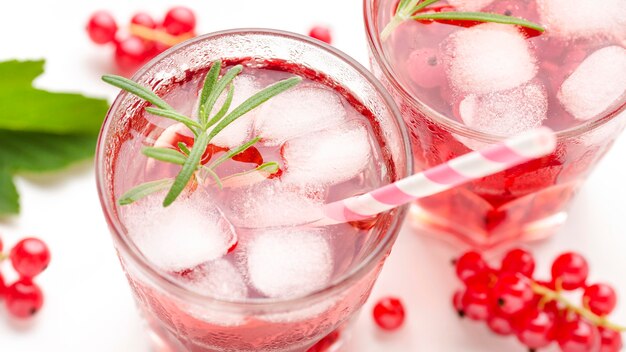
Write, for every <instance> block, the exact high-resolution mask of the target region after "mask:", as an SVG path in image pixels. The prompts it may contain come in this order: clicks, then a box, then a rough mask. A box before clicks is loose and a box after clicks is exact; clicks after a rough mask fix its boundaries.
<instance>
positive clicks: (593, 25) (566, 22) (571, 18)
mask: <svg viewBox="0 0 626 352" xmlns="http://www.w3.org/2000/svg"><path fill="white" fill-rule="evenodd" d="M537 5H538V11H539V15H540V16H541V23H543V24H545V26H546V27H547V30H548V31H549V32H550V35H551V36H558V37H561V38H564V39H576V38H596V37H604V38H606V37H609V38H611V37H613V38H617V39H620V38H621V39H623V38H625V37H626V1H624V0H604V1H602V2H598V1H597V0H537Z"/></svg>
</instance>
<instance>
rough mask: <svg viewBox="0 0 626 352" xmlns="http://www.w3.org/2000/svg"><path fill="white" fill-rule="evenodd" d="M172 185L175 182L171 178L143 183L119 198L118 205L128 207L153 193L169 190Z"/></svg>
mask: <svg viewBox="0 0 626 352" xmlns="http://www.w3.org/2000/svg"><path fill="white" fill-rule="evenodd" d="M172 183H174V180H172V179H171V178H165V179H162V180H158V181H151V182H146V183H142V184H140V185H139V186H136V187H133V188H132V189H131V190H129V191H128V192H126V193H124V194H123V195H122V196H121V197H120V198H118V200H117V203H118V204H119V205H128V204H131V203H134V202H136V201H138V200H139V199H141V198H143V197H145V196H148V195H150V194H152V193H155V192H159V191H163V190H166V189H168V188H169V187H170V186H171V185H172Z"/></svg>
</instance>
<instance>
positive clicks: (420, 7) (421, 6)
mask: <svg viewBox="0 0 626 352" xmlns="http://www.w3.org/2000/svg"><path fill="white" fill-rule="evenodd" d="M438 1H439V0H401V1H400V3H399V4H398V7H397V8H396V13H395V15H394V16H393V18H392V19H391V21H389V23H388V24H387V26H385V28H384V29H383V31H382V32H381V34H380V37H381V39H382V40H383V41H385V40H387V38H389V36H390V35H391V33H392V32H393V31H394V30H395V29H396V28H397V27H398V26H399V25H400V24H402V23H404V22H405V21H424V20H432V21H438V22H443V23H450V24H471V23H481V22H493V23H502V24H511V25H515V26H520V27H522V28H527V29H529V30H532V31H534V32H537V33H543V32H544V31H545V29H544V28H543V27H542V26H541V25H539V24H536V23H534V22H530V21H527V20H525V19H523V18H518V17H512V16H506V15H500V14H496V13H488V12H456V11H452V12H427V11H428V10H430V9H429V8H428V6H429V5H432V4H434V3H436V2H438Z"/></svg>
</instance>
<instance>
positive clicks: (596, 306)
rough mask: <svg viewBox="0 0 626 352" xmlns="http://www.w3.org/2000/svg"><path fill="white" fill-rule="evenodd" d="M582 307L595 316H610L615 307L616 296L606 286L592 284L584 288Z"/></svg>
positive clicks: (611, 289)
mask: <svg viewBox="0 0 626 352" xmlns="http://www.w3.org/2000/svg"><path fill="white" fill-rule="evenodd" d="M583 305H584V306H585V307H587V308H588V309H589V310H590V311H592V312H593V313H595V314H597V315H601V316H604V315H607V314H610V313H611V312H612V311H613V309H615V306H616V305H617V295H616V294H615V290H614V289H613V287H611V286H609V285H607V284H594V285H591V286H588V287H587V288H585V293H584V294H583Z"/></svg>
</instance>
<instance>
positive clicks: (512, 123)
mask: <svg viewBox="0 0 626 352" xmlns="http://www.w3.org/2000/svg"><path fill="white" fill-rule="evenodd" d="M547 112H548V95H547V92H546V89H545V87H544V86H543V85H541V84H538V83H534V82H531V83H528V84H525V85H523V86H521V87H518V88H514V89H511V90H508V91H503V92H497V93H489V94H484V95H478V94H469V95H467V96H466V97H465V98H464V99H463V100H462V101H461V103H460V104H459V115H460V117H461V119H462V120H463V123H465V125H467V126H468V127H470V128H472V129H475V130H478V131H480V132H484V133H489V134H492V135H496V136H502V137H507V136H512V135H515V134H519V133H521V132H524V131H528V130H531V129H533V128H535V127H539V126H541V124H542V123H543V121H544V120H545V119H546V118H547V116H548V115H547ZM455 137H456V138H457V139H458V140H459V141H460V142H461V143H463V144H465V145H466V146H467V147H469V148H470V149H474V150H476V149H481V148H483V147H485V146H486V145H487V144H485V143H481V142H478V141H476V140H473V139H470V138H464V137H462V136H458V135H455Z"/></svg>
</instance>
